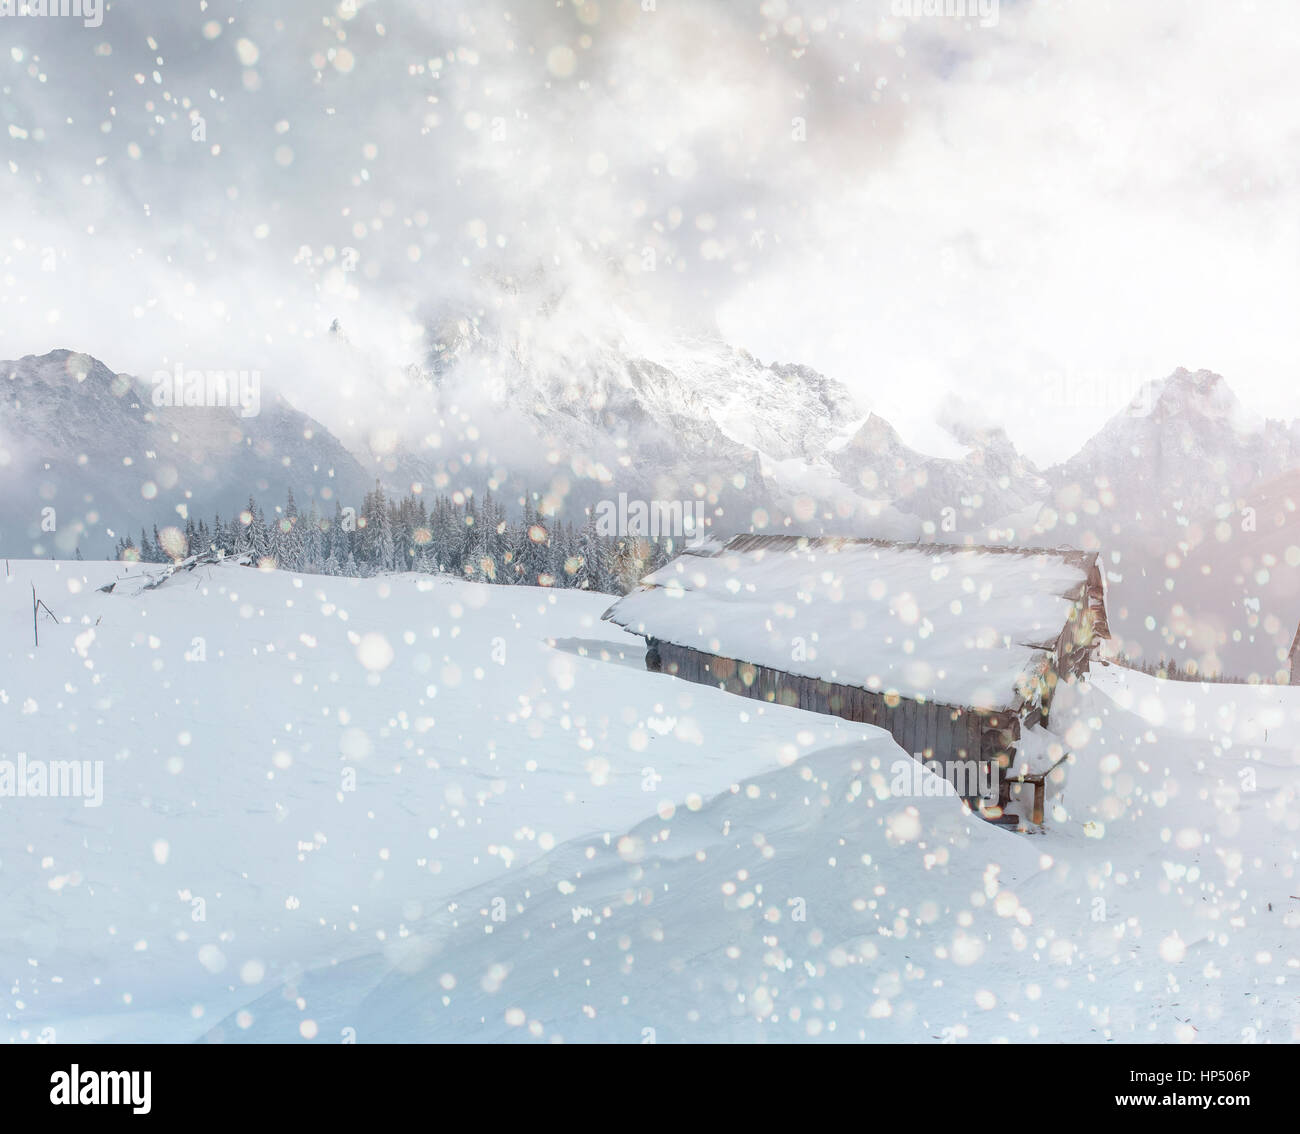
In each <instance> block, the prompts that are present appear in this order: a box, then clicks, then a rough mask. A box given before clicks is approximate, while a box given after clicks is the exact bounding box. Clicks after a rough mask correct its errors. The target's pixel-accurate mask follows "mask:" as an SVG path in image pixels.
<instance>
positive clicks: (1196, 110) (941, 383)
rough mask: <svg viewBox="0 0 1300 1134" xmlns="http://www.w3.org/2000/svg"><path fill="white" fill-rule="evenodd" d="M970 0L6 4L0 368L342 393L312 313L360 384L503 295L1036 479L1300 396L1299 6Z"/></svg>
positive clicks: (1222, 0)
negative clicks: (1140, 403)
mask: <svg viewBox="0 0 1300 1134" xmlns="http://www.w3.org/2000/svg"><path fill="white" fill-rule="evenodd" d="M949 2H950V3H951V2H952V0H949ZM911 6H912V5H911V0H908V4H907V7H909V8H910V7H911ZM918 6H920V4H918ZM964 6H968V7H969V9H970V11H971V13H972V15H971V17H970V18H966V19H962V18H953V17H948V16H921V17H920V18H916V19H912V18H907V17H906V16H904V17H901V18H900V17H897V16H895V15H894V14H893V10H894V9H901V7H902V6H901V5H900V4H899V0H893V2H892V3H891V0H879V2H868V3H861V4H854V3H849V2H843V3H838V4H833V3H808V4H804V3H798V2H795V0H768V2H767V3H762V4H760V3H749V2H742V0H737V2H729V3H711V2H708V0H657V2H655V3H653V4H652V3H650V0H646V2H645V3H643V2H642V0H603V2H599V3H576V4H575V3H570V2H569V0H563V2H560V3H554V4H550V3H545V2H543V0H519V2H516V3H514V4H509V3H500V2H498V0H478V2H474V3H455V2H441V0H438V2H430V3H415V2H414V0H411V2H405V3H400V2H396V0H379V2H374V3H365V2H355V3H344V4H336V3H316V2H306V0H304V2H290V0H285V2H282V3H274V2H271V0H259V2H256V3H227V2H220V0H214V2H209V3H206V4H204V3H201V2H200V0H181V2H177V0H165V2H164V0H158V2H153V0H130V2H129V3H124V2H119V3H117V4H114V5H112V6H109V7H107V8H106V10H105V11H104V13H103V19H102V24H101V25H100V26H99V27H97V28H93V27H84V26H82V23H81V22H80V21H78V20H68V19H52V18H43V19H42V18H30V17H28V18H22V17H10V18H0V45H2V47H0V84H2V91H0V108H2V110H3V119H4V121H3V122H2V123H0V151H2V152H0V201H3V208H2V209H0V357H16V356H19V355H23V354H29V353H43V352H45V351H46V350H49V349H51V348H53V347H56V346H66V347H69V348H73V349H77V350H82V351H86V352H88V353H91V354H94V355H95V356H96V357H99V358H101V359H103V360H104V361H105V362H106V363H107V364H108V365H109V366H110V367H112V368H114V369H116V370H126V371H130V372H132V373H137V374H141V375H144V376H148V375H149V374H151V373H152V372H153V371H154V370H156V369H159V368H162V367H169V366H171V365H172V364H173V363H174V362H175V361H177V360H180V361H182V362H184V363H185V365H187V366H197V367H226V366H239V367H244V368H252V367H260V368H262V369H263V372H264V375H265V380H266V381H267V383H268V384H270V385H272V386H279V387H281V388H283V389H284V390H285V391H286V392H287V393H289V394H290V396H292V397H294V399H295V400H296V401H298V402H299V403H300V404H303V405H304V408H307V409H309V410H311V411H312V412H320V413H325V412H327V411H328V409H329V395H330V393H331V392H333V391H334V390H335V389H336V388H339V387H343V386H347V387H348V394H349V396H350V397H351V398H353V399H354V406H353V408H355V401H356V399H357V398H358V397H360V401H361V404H364V383H365V382H366V381H371V380H375V379H373V378H372V377H367V376H361V377H358V376H357V375H356V374H353V373H346V374H340V373H336V372H334V370H333V369H332V368H333V367H334V366H335V364H334V363H332V362H331V361H330V357H331V356H330V355H329V354H328V352H327V351H325V350H324V346H323V343H322V339H323V337H324V333H325V330H326V328H327V327H328V326H329V324H330V322H331V321H332V320H333V319H334V318H336V317H337V318H338V319H340V320H341V322H342V324H343V326H344V328H345V330H346V331H347V333H348V336H349V338H350V340H351V341H352V343H353V344H354V345H355V346H357V347H358V348H359V350H360V351H362V352H364V354H365V356H367V357H369V358H371V359H372V360H373V371H372V373H373V374H379V373H382V371H383V369H384V368H385V367H394V366H400V365H401V364H403V363H405V362H409V361H413V360H416V359H419V358H420V357H422V356H423V355H424V353H425V352H426V351H427V349H428V348H429V345H430V341H431V338H432V337H436V329H437V328H438V327H439V326H440V325H441V320H443V319H444V318H446V317H447V316H448V315H457V314H463V313H465V312H470V311H473V310H475V309H476V307H477V306H478V305H481V304H484V303H487V302H490V297H491V295H492V293H493V289H494V288H497V287H499V286H501V281H503V280H524V281H528V286H532V287H540V288H542V289H552V288H555V289H558V288H573V289H574V290H575V293H576V294H580V295H590V296H592V303H591V310H592V314H591V318H592V320H593V322H597V323H598V322H599V321H601V320H604V319H607V318H608V317H609V315H608V311H607V310H606V308H607V306H608V305H610V304H617V305H618V306H619V307H620V308H623V309H625V310H627V311H629V312H631V313H633V314H634V315H636V316H637V317H638V318H642V319H645V320H648V321H650V322H652V323H654V324H655V325H657V326H661V327H664V328H675V329H681V330H683V331H687V332H690V333H698V332H700V331H701V330H708V329H717V330H718V331H720V332H721V333H722V334H723V335H724V336H725V337H726V338H727V339H728V340H729V341H731V342H733V343H735V344H737V345H740V346H744V347H746V348H747V349H749V350H750V351H751V352H753V353H754V354H756V355H758V356H759V357H760V358H762V359H763V360H764V361H771V360H780V361H795V362H803V363H806V364H809V365H812V366H814V367H816V368H818V369H820V370H822V371H824V372H825V373H827V374H830V375H832V376H834V377H837V378H840V379H842V380H843V381H845V382H846V383H848V384H849V385H850V386H851V387H852V388H853V389H854V390H855V391H856V392H857V393H858V394H859V395H860V396H861V397H862V398H863V400H864V402H865V403H866V404H868V405H869V406H871V407H873V408H875V409H876V410H877V411H878V412H880V413H882V414H883V415H884V416H886V417H887V418H889V419H890V420H891V421H893V422H894V423H895V424H896V425H898V426H899V427H900V428H901V429H902V430H903V432H904V434H905V436H907V437H908V438H909V440H912V441H913V442H914V443H916V444H918V445H920V446H922V447H925V448H929V449H931V450H934V451H939V450H941V448H942V442H941V439H940V436H939V433H938V431H937V430H936V429H935V428H934V427H933V426H932V425H931V424H930V423H931V422H932V421H933V420H934V418H935V417H936V416H938V415H939V414H940V413H943V412H948V413H951V412H953V411H954V410H956V412H958V413H959V414H962V415H968V416H970V417H972V418H988V419H995V420H1004V421H1005V424H1006V425H1007V428H1008V431H1009V432H1010V433H1011V435H1012V437H1013V439H1014V440H1015V441H1016V442H1017V443H1018V444H1019V445H1021V446H1022V448H1024V449H1025V451H1026V452H1028V453H1029V455H1030V456H1032V457H1033V458H1034V459H1036V460H1038V461H1040V462H1042V463H1050V462H1052V461H1053V460H1057V459H1061V458H1062V457H1064V456H1066V455H1068V453H1069V451H1072V450H1073V449H1074V448H1075V447H1077V444H1078V443H1079V442H1081V441H1082V440H1083V439H1084V438H1085V437H1086V436H1087V435H1088V434H1090V433H1091V432H1092V431H1094V430H1095V429H1096V428H1097V427H1098V426H1099V425H1100V424H1101V422H1102V421H1103V420H1104V418H1105V417H1106V416H1107V415H1108V414H1109V413H1110V412H1113V411H1114V410H1116V409H1118V408H1119V407H1120V406H1122V405H1123V404H1124V402H1126V401H1127V400H1128V399H1129V398H1130V397H1131V396H1132V395H1133V393H1134V392H1135V391H1136V390H1137V388H1138V386H1140V385H1141V383H1142V382H1144V381H1147V380H1149V379H1152V378H1158V377H1162V376H1164V375H1166V374H1168V373H1169V372H1170V371H1171V370H1173V369H1174V367H1176V366H1186V367H1189V368H1192V369H1195V368H1199V367H1206V368H1210V369H1214V370H1217V371H1219V372H1220V373H1222V374H1224V375H1225V376H1226V377H1227V378H1228V380H1229V382H1230V383H1231V385H1232V386H1233V387H1234V388H1235V389H1236V390H1237V392H1238V393H1239V395H1240V396H1241V397H1242V398H1243V400H1244V401H1245V402H1246V403H1247V405H1248V406H1250V407H1251V408H1253V409H1255V410H1257V411H1258V412H1260V413H1262V414H1267V415H1269V416H1274V417H1283V416H1285V417H1288V418H1289V417H1294V416H1297V415H1300V365H1298V364H1300V358H1298V355H1300V335H1297V333H1296V330H1295V327H1296V314H1297V311H1298V310H1300V210H1298V208H1297V205H1298V204H1300V200H1298V198H1297V167H1298V165H1300V79H1298V78H1297V74H1296V65H1295V64H1296V60H1297V58H1300V6H1297V5H1295V4H1293V3H1290V2H1286V0H1277V2H1276V3H1273V2H1267V0H1257V2H1254V3H1237V2H1233V0H1215V2H1204V3H1198V2H1195V0H1191V2H1177V3H1159V2H1146V0H1142V2H1122V3H1121V2H1116V3H1105V2H1095V3H1094V2H1075V3H1068V2H1058V0H1046V2H1043V3H1027V2H1014V0H1002V3H1001V4H1000V5H998V6H997V12H996V21H995V22H994V21H993V20H991V19H985V20H983V21H981V19H980V8H979V6H978V4H977V3H976V0H971V2H970V3H969V5H964ZM646 8H652V9H653V10H650V11H646V10H645V9H646ZM983 10H984V11H985V12H986V13H988V10H989V3H988V0H985V3H984V6H983ZM984 23H989V24H992V26H982V25H983V24H984ZM651 269H652V270H651ZM538 281H543V282H542V283H540V284H539V283H538ZM358 384H360V386H361V387H362V389H360V390H358V389H356V388H355V387H356V386H357V385H358Z"/></svg>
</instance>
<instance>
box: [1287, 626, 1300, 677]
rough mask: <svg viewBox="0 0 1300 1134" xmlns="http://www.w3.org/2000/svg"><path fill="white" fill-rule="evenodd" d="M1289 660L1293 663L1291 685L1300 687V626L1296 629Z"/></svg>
mask: <svg viewBox="0 0 1300 1134" xmlns="http://www.w3.org/2000/svg"><path fill="white" fill-rule="evenodd" d="M1288 660H1289V661H1290V663H1291V684H1292V685H1300V626H1297V627H1296V630H1295V638H1294V639H1293V640H1292V642H1291V653H1290V654H1289V655H1288Z"/></svg>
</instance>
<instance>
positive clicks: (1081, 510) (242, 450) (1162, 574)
mask: <svg viewBox="0 0 1300 1134" xmlns="http://www.w3.org/2000/svg"><path fill="white" fill-rule="evenodd" d="M549 314H550V315H552V316H554V318H545V319H538V320H536V321H529V320H520V321H516V322H515V323H514V324H513V325H512V326H511V328H510V329H509V330H506V329H504V324H503V323H502V322H498V323H497V324H496V325H485V323H484V321H483V320H468V319H463V320H449V321H447V323H446V325H445V327H444V331H443V333H442V334H440V335H439V336H437V337H436V343H435V345H434V347H433V349H432V350H431V351H430V353H429V356H428V357H427V358H426V359H425V360H424V362H423V364H422V365H420V366H418V367H413V368H412V369H411V371H410V373H409V374H408V375H407V376H406V381H407V382H408V383H409V384H410V385H409V391H410V394H411V399H412V400H411V401H410V402H409V405H410V406H411V407H414V408H409V409H408V408H406V407H405V406H402V405H401V404H400V403H399V405H398V406H397V407H395V408H394V409H393V410H392V411H391V413H392V416H393V417H394V418H395V421H394V426H393V430H392V436H393V437H394V438H396V440H390V441H389V442H388V443H386V444H385V445H384V446H383V451H382V452H378V451H376V450H375V448H374V447H373V446H372V445H371V444H370V443H369V442H368V441H367V440H364V439H362V440H358V439H355V438H346V439H345V437H344V436H341V435H336V433H335V432H333V431H331V429H330V428H328V427H327V426H326V425H325V424H324V423H322V422H320V421H317V420H315V419H313V418H312V417H310V416H308V415H306V414H304V413H301V412H299V411H298V410H296V409H294V408H293V407H292V406H291V405H289V404H288V403H287V402H286V401H284V400H283V399H282V398H279V397H278V396H276V395H275V394H274V393H273V392H265V391H264V392H263V395H262V404H261V408H260V412H259V413H258V414H257V415H256V416H241V415H240V412H239V409H238V407H234V408H225V407H214V408H199V407H188V408H186V407H174V406H162V407H158V406H155V405H154V404H153V403H152V401H151V398H150V394H151V389H152V388H151V386H150V384H149V383H147V382H143V381H140V380H138V379H135V378H131V377H129V376H127V375H121V374H115V373H114V372H112V371H111V370H109V369H108V368H107V367H106V366H105V365H104V364H103V363H101V362H99V361H98V360H96V359H94V358H92V357H90V356H88V355H85V354H77V353H74V352H71V351H68V350H56V351H51V352H50V353H49V354H45V355H41V356H31V355H29V356H26V357H24V358H21V359H18V360H16V361H12V362H0V487H2V488H3V490H4V491H3V495H2V496H0V553H3V554H5V555H10V556H14V557H22V556H33V555H35V556H47V555H55V556H58V557H70V556H72V555H73V554H74V553H75V552H76V551H77V550H78V549H79V550H80V551H81V553H82V554H83V555H85V556H86V557H102V556H104V555H106V554H108V553H109V552H110V551H111V549H112V547H113V545H114V543H115V542H116V539H117V537H118V536H121V535H125V534H131V535H133V536H135V535H138V533H139V529H140V528H141V526H147V527H150V528H151V527H152V526H153V525H154V524H159V525H160V526H161V525H163V524H164V523H169V522H174V519H173V518H174V517H177V516H178V515H183V514H184V513H185V512H186V511H188V512H189V514H191V515H194V516H195V517H196V518H197V517H200V516H202V517H209V516H211V515H212V513H213V512H221V513H222V514H223V515H227V516H229V515H232V514H234V513H235V512H236V511H238V510H239V509H240V508H241V507H243V505H244V504H245V502H246V501H247V498H248V496H249V494H250V493H251V494H253V495H255V496H256V497H257V498H258V501H259V503H261V504H262V505H263V506H264V507H265V508H267V509H268V510H270V509H273V508H274V507H276V506H278V505H279V504H281V503H282V502H283V500H284V497H285V494H286V492H287V491H288V490H289V489H292V490H293V492H294V494H295V496H296V497H297V500H298V504H299V507H300V509H302V510H303V511H306V510H307V509H308V508H309V507H310V504H311V502H312V501H315V502H316V503H317V506H318V507H319V509H320V511H321V514H322V515H324V516H326V517H330V516H332V515H333V513H334V506H335V502H336V501H337V502H340V503H342V504H344V505H345V506H346V505H348V504H353V505H359V504H360V501H361V498H362V496H363V494H364V493H365V492H366V491H367V489H368V488H370V487H372V486H373V484H374V481H375V479H377V478H378V479H381V480H382V481H383V482H384V484H385V487H386V488H387V489H389V490H390V491H392V492H396V493H399V494H401V493H407V492H409V491H411V489H412V485H413V484H419V485H421V486H423V488H424V489H425V490H426V491H440V492H452V491H456V490H466V489H469V490H473V491H475V492H482V491H484V490H485V489H491V490H492V491H493V492H494V494H496V495H497V496H498V497H499V498H501V499H503V500H504V501H505V502H506V503H507V505H509V504H510V503H511V502H512V501H515V500H517V499H518V497H519V496H520V495H521V494H522V493H525V492H529V493H535V494H537V496H538V498H539V500H540V501H542V502H543V503H544V505H545V507H546V508H548V509H550V510H553V511H555V512H557V513H559V514H560V515H562V516H563V517H564V518H566V519H571V520H574V521H576V522H581V519H582V517H583V515H584V511H585V509H587V508H590V507H592V506H593V505H595V504H596V503H597V502H598V501H600V500H607V499H610V498H612V497H613V496H615V495H617V494H618V493H627V494H628V495H629V496H630V497H634V498H640V499H646V500H698V499H700V498H703V499H704V500H705V501H706V502H707V504H708V511H709V514H710V517H711V523H712V525H713V526H714V527H715V528H716V529H718V530H720V531H722V532H727V533H730V532H735V531H747V530H751V529H752V528H755V527H759V528H763V529H764V530H774V529H778V530H782V531H806V532H808V533H810V534H812V533H826V532H830V533H840V534H849V533H853V534H865V535H884V536H889V537H892V538H903V539H921V540H940V541H945V542H961V541H969V542H1019V543H1033V544H1049V545H1058V544H1068V545H1072V546H1079V547H1087V548H1100V549H1101V550H1102V551H1103V552H1104V553H1105V557H1106V560H1107V566H1108V570H1109V576H1110V577H1109V587H1110V606H1111V608H1112V613H1111V625H1112V628H1113V630H1114V631H1115V632H1116V634H1117V635H1118V636H1119V639H1120V644H1121V645H1122V646H1123V648H1124V649H1125V650H1126V652H1128V653H1130V654H1131V655H1133V656H1144V657H1147V658H1153V657H1156V656H1158V655H1160V654H1161V653H1164V654H1166V655H1168V656H1171V657H1176V658H1178V659H1179V661H1180V663H1182V664H1186V663H1187V662H1189V661H1195V662H1196V663H1197V664H1198V665H1200V666H1202V667H1203V668H1204V669H1206V670H1207V671H1220V672H1221V671H1227V672H1230V673H1233V674H1238V675H1242V676H1245V675H1249V674H1255V675H1258V676H1260V677H1262V678H1263V679H1265V680H1272V679H1273V678H1274V677H1275V676H1276V674H1277V671H1278V670H1279V668H1280V667H1281V666H1282V664H1283V661H1284V658H1285V651H1286V647H1287V646H1289V644H1290V641H1291V638H1292V636H1293V635H1294V633H1295V629H1296V623H1297V620H1298V619H1300V528H1298V526H1297V521H1296V508H1297V502H1300V423H1294V422H1293V423H1290V424H1284V423H1280V422H1277V421H1266V420H1257V419H1254V418H1252V417H1251V416H1250V415H1249V414H1247V413H1246V412H1245V411H1244V409H1243V408H1242V406H1241V405H1240V403H1239V402H1238V400H1237V399H1236V397H1235V395H1234V394H1233V393H1232V391H1231V390H1230V388H1229V387H1228V384H1227V383H1226V382H1225V381H1224V380H1223V379H1222V378H1221V377H1220V376H1218V375H1216V374H1212V373H1210V372H1208V371H1197V372H1195V373H1192V372H1189V371H1186V370H1182V369H1179V370H1176V371H1174V373H1173V374H1171V375H1170V376H1169V377H1168V378H1165V379H1162V380H1159V381H1156V382H1152V383H1149V384H1148V385H1147V386H1146V387H1145V388H1144V389H1143V390H1141V391H1139V392H1138V394H1137V396H1136V397H1135V398H1134V401H1133V403H1132V404H1131V405H1130V406H1129V407H1128V408H1127V409H1125V410H1124V411H1122V412H1121V413H1119V414H1117V415H1115V416H1114V417H1113V418H1112V419H1111V420H1110V421H1108V422H1107V423H1106V424H1105V425H1104V426H1103V428H1102V429H1101V430H1100V431H1099V432H1098V433H1097V434H1096V435H1095V436H1093V437H1092V438H1091V439H1089V440H1088V441H1087V442H1086V443H1085V444H1084V445H1083V446H1082V448H1081V449H1080V450H1079V451H1078V452H1077V453H1075V454H1074V455H1073V456H1071V457H1070V458H1069V459H1068V460H1066V461H1065V462H1064V463H1062V464H1059V465H1056V466H1054V467H1052V468H1048V469H1039V468H1037V467H1035V466H1034V464H1033V463H1032V462H1031V461H1029V460H1028V459H1027V458H1025V457H1024V456H1023V455H1021V454H1020V453H1019V452H1018V451H1017V450H1016V448H1015V446H1014V445H1013V444H1012V442H1011V440H1010V438H1009V437H1008V436H1007V435H1006V433H1005V432H1004V431H1002V430H1001V429H996V428H994V429H976V428H970V427H960V426H958V427H952V432H953V434H954V436H955V437H956V439H957V441H958V442H959V443H960V444H961V445H962V446H963V447H964V448H965V452H964V453H963V454H962V455H961V456H960V457H956V458H941V457H934V456H929V455H926V454H924V453H921V452H919V451H917V450H915V449H912V448H910V447H909V446H907V445H906V444H905V443H904V442H903V440H902V439H901V437H900V436H899V434H898V433H897V432H896V431H895V430H894V428H893V427H892V426H891V425H890V424H889V423H888V422H887V421H885V420H884V419H883V418H881V417H879V416H878V415H876V414H873V413H869V412H865V411H864V409H863V408H862V407H861V406H859V404H858V402H857V400H856V399H855V397H854V396H853V394H852V393H851V392H850V391H849V390H848V388H847V387H845V386H844V385H843V384H842V383H839V382H837V381H835V380H834V379H830V378H827V377H825V376H823V375H821V374H818V373H817V372H815V371H813V370H810V369H808V368H806V367H802V366H791V365H763V364H762V363H760V362H759V361H758V360H756V359H755V358H753V357H752V356H750V355H749V354H747V353H745V352H744V351H741V350H737V349H735V348H732V347H730V346H728V345H726V344H724V343H722V342H721V341H719V340H716V339H710V338H703V339H697V340H692V341H681V340H678V339H674V338H671V337H664V336H660V335H655V334H653V333H651V332H650V331H648V330H647V329H646V328H645V327H644V326H642V325H638V324H635V323H632V322H628V321H617V320H616V321H613V322H609V321H607V322H605V323H604V324H603V329H602V330H601V331H599V332H597V331H594V330H592V329H590V328H589V327H587V326H584V325H583V323H582V321H581V320H580V318H578V317H577V314H578V313H575V312H565V311H563V310H562V309H557V310H554V311H551V312H550V313H549ZM339 349H340V350H348V349H350V348H349V347H347V345H346V341H345V340H343V339H342V337H341V336H340V344H339ZM417 395H418V396H417ZM379 412H382V410H381V411H379ZM426 414H427V416H429V417H430V418H431V419H436V421H435V423H434V425H431V424H430V423H429V422H426V421H424V420H423V417H424V416H425V415H426ZM344 433H346V430H345V431H344ZM47 509H53V510H54V511H53V513H50V512H48V511H46V510H47ZM51 525H52V528H53V530H48V529H49V528H50V527H51Z"/></svg>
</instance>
